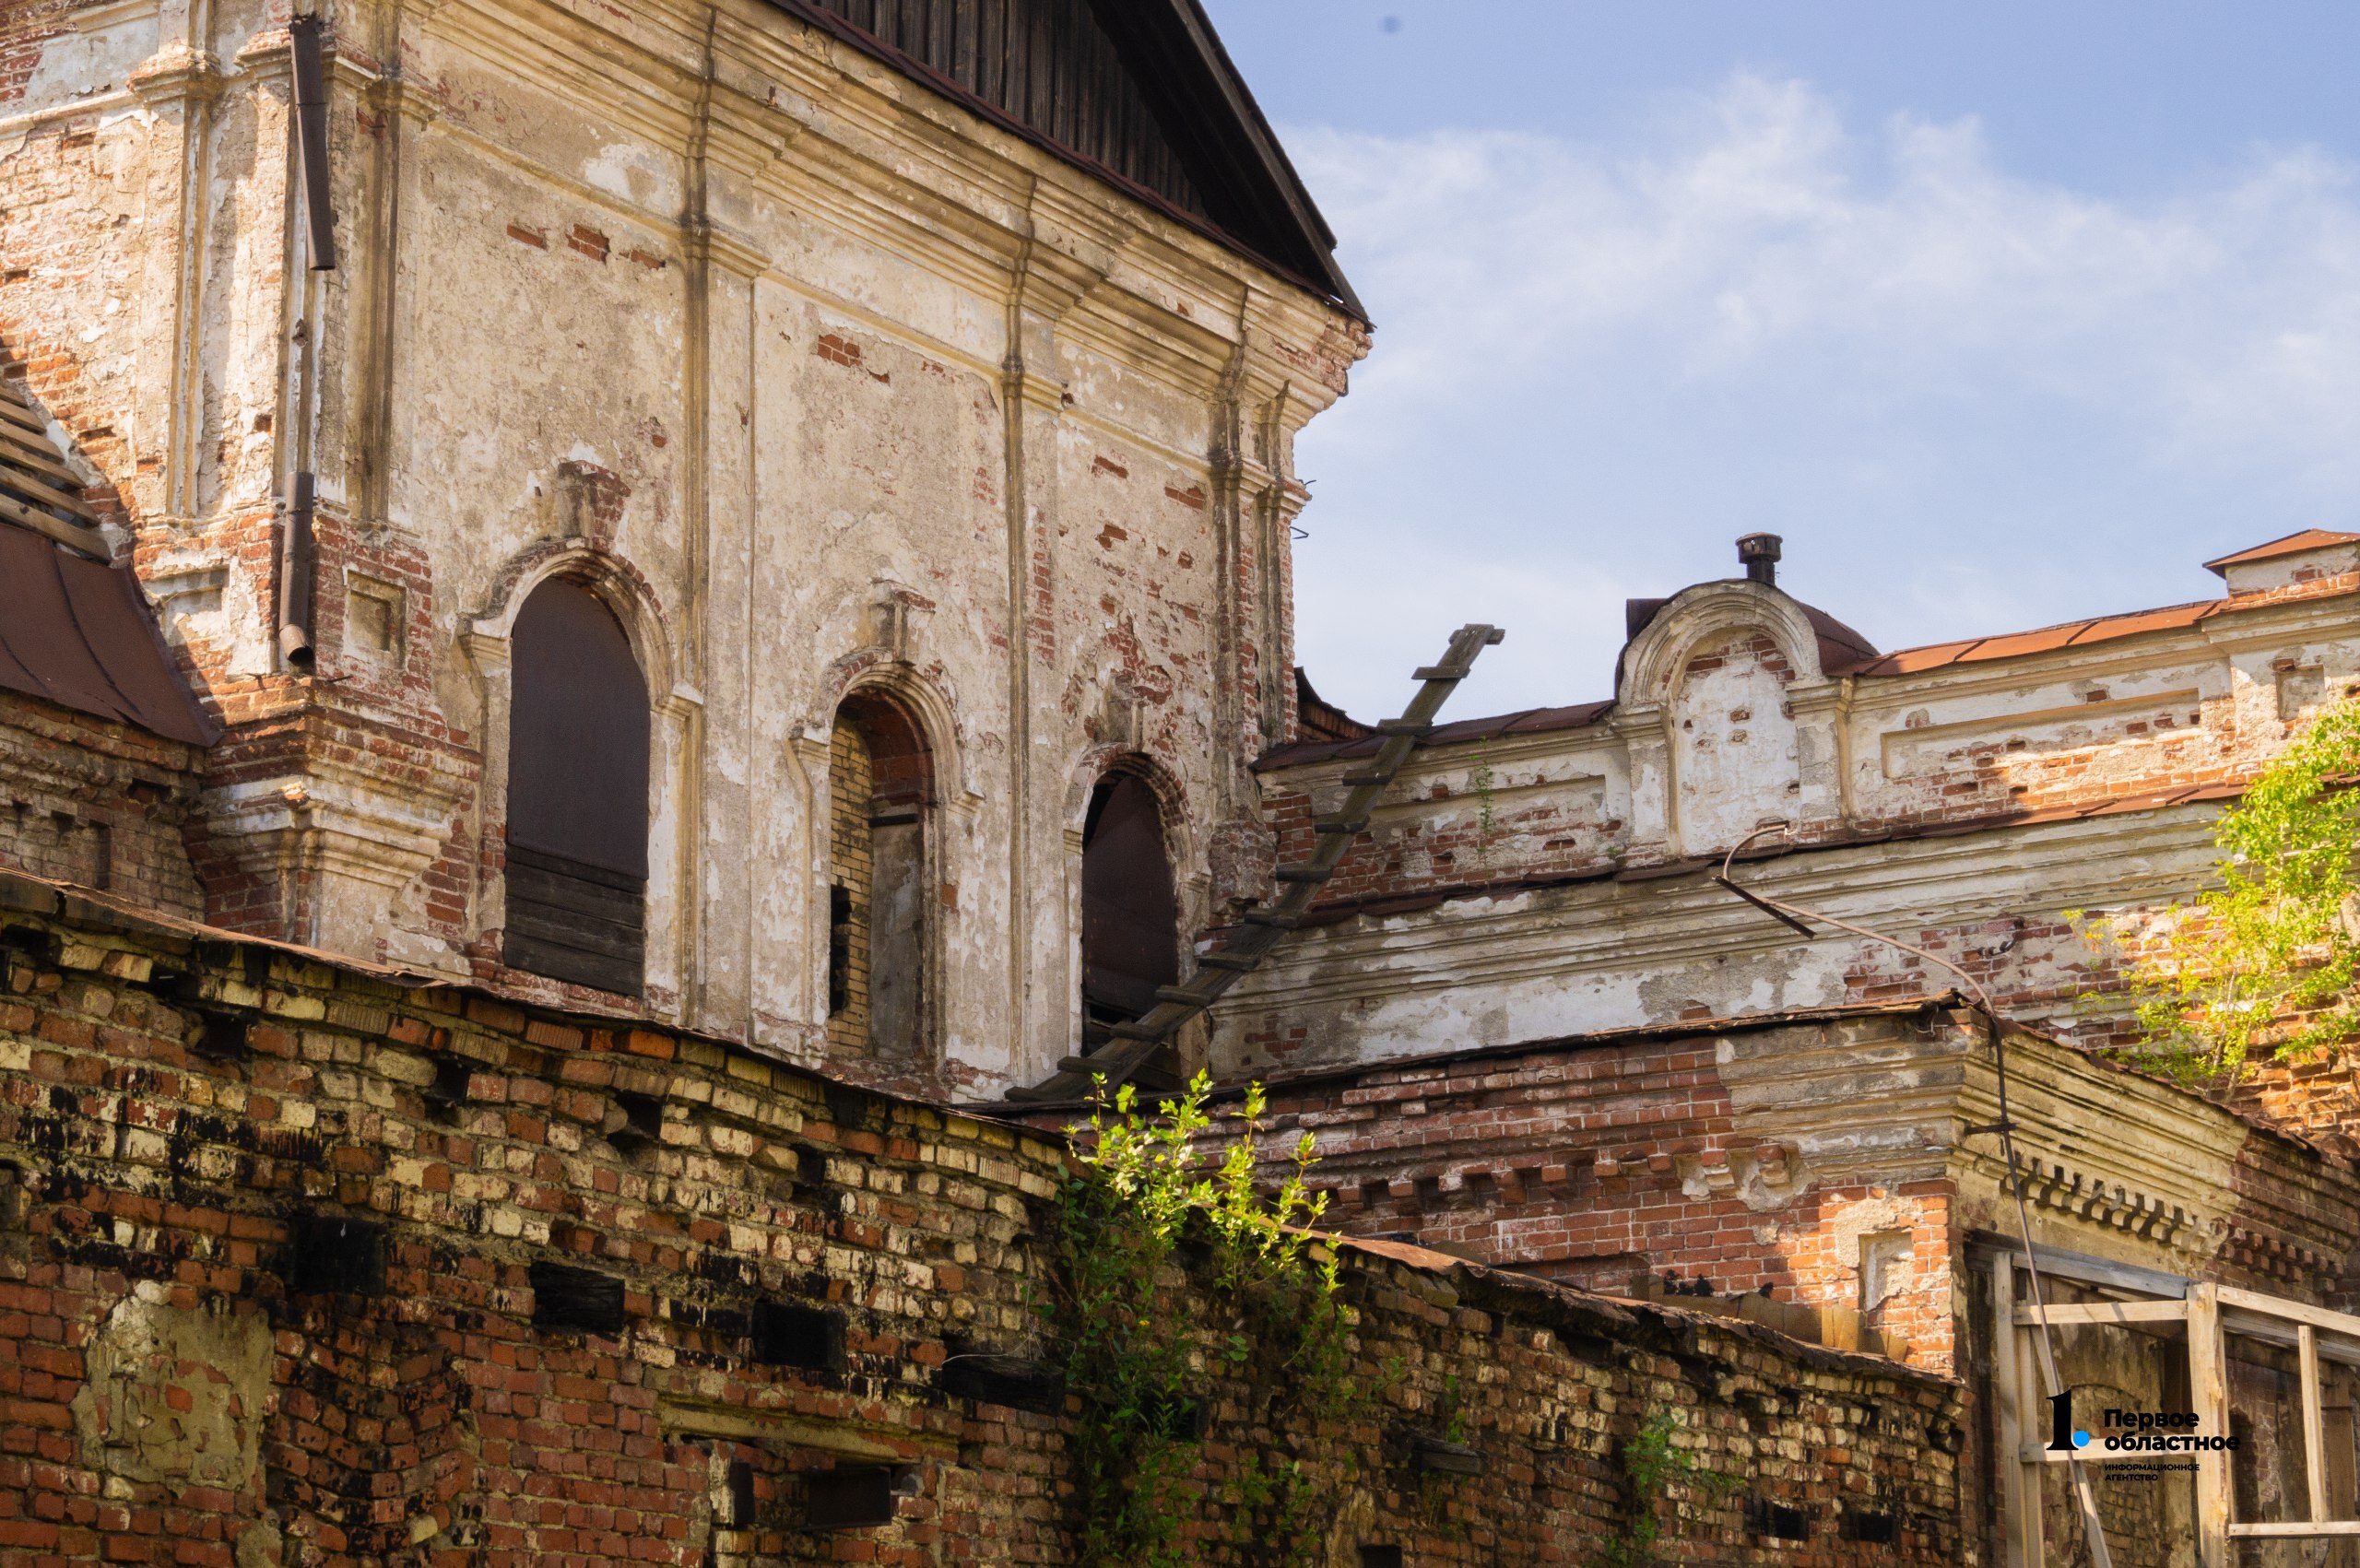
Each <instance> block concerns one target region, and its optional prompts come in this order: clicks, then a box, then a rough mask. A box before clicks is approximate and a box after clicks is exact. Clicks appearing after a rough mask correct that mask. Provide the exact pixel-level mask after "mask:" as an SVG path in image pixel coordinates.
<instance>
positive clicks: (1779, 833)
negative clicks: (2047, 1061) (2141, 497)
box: [1213, 533, 2360, 1073]
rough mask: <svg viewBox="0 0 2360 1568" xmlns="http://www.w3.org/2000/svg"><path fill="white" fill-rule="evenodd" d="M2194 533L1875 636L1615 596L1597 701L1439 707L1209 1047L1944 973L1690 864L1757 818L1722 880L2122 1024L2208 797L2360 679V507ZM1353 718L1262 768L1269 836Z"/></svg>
mask: <svg viewBox="0 0 2360 1568" xmlns="http://www.w3.org/2000/svg"><path fill="white" fill-rule="evenodd" d="M2212 564H2213V566H2214V567H2215V569H2216V570H2218V571H2220V572H2222V574H2223V576H2224V578H2225V579H2226V584H2225V585H2226V589H2227V591H2226V592H2225V593H2224V595H2222V596H2221V597H2219V598H2217V599H2212V600H2205V601H2201V602H2199V603H2196V604H2191V605H2187V606H2181V607H2174V608H2171V609H2166V610H2158V611H2153V612H2150V613H2146V614H2142V615H2130V616H2114V617H2103V618H2097V619H2092V620H2089V621H2083V622H2077V623H2075V624H2072V625H2070V626H2064V627H2058V628H2052V629H2049V630H2047V631H2038V632H2026V633H2023V634H2019V635H2012V636H2000V637H1991V638H1985V639H1980V640H1976V641H1971V642H1965V643H1952V644H1946V645H1943V646H1941V647H1934V648H1923V649H1912V650H1906V651H1903V652H1900V653H1894V654H1878V653H1877V652H1876V651H1875V650H1873V649H1871V648H1869V647H1867V646H1866V644H1865V643H1862V642H1861V641H1860V640H1859V639H1858V634H1857V633H1852V632H1849V631H1847V630H1846V629H1845V628H1843V627H1842V626H1841V624H1840V623H1838V622H1835V621H1834V620H1833V619H1831V618H1829V617H1828V616H1826V615H1825V614H1824V613H1823V612H1822V611H1820V610H1817V609H1815V608H1813V607H1811V606H1808V605H1803V604H1800V603H1799V602H1797V601H1796V600H1794V599H1793V598H1792V597H1790V596H1789V595H1787V594H1786V593H1784V592H1783V591H1782V590H1780V589H1779V588H1777V587H1776V585H1775V584H1769V583H1763V582H1755V581H1730V582H1717V583H1704V584H1696V585H1694V586H1693V587H1691V588H1689V589H1687V590H1685V591H1684V592H1682V593H1681V594H1679V595H1675V596H1673V597H1672V598H1670V599H1669V600H1664V601H1660V602H1658V601H1636V602H1634V606H1633V609H1632V618H1633V633H1632V637H1631V640H1630V642H1629V643H1628V644H1627V645H1626V646H1625V648H1624V650H1623V653H1622V660H1621V662H1620V666H1619V669H1618V673H1617V680H1616V685H1617V687H1618V689H1619V693H1620V694H1619V695H1618V697H1617V698H1616V699H1615V700H1614V701H1606V702H1591V703H1587V704H1585V705H1580V706H1575V707H1565V708H1551V709H1541V710H1535V711H1532V712H1528V713H1515V714H1506V715H1502V716H1500V717H1497V718H1492V719H1470V720H1464V721H1459V722H1456V723H1451V724H1445V725H1439V726H1437V728H1436V729H1435V730H1434V733H1433V734H1432V736H1431V737H1430V738H1429V741H1428V744H1427V745H1425V746H1423V747H1422V748H1421V749H1420V750H1419V751H1418V752H1417V753H1415V754H1414V755H1413V756H1412V758H1411V760H1410V764H1409V765H1408V766H1407V767H1405V768H1404V769H1403V770H1402V772H1401V773H1400V775H1399V777H1398V780H1397V782H1396V783H1395V784H1394V786H1393V787H1392V789H1391V790H1390V791H1388V792H1387V794H1386V796H1385V797H1384V798H1382V799H1381V800H1380V801H1379V802H1378V804H1377V806H1376V808H1375V810H1374V811H1373V812H1372V813H1371V818H1370V823H1369V829H1368V831H1367V832H1366V833H1365V834H1364V835H1363V836H1362V837H1361V838H1360V839H1359V840H1358V842H1356V843H1355V844H1354V846H1353V848H1352V851H1351V854H1350V855H1348V856H1347V857H1346V859H1345V861H1344V863H1343V865H1342V867H1341V868H1340V869H1339V873H1338V875H1337V876H1336V878H1334V879H1332V880H1331V881H1330V882H1328V883H1327V885H1326V887H1324V888H1323V889H1322V890H1321V895H1320V899H1319V902H1318V903H1317V904H1316V906H1315V909H1314V912H1313V914H1311V915H1310V916H1309V917H1307V918H1306V920H1305V922H1304V924H1305V926H1306V927H1307V930H1306V934H1305V935H1304V937H1301V938H1299V939H1298V940H1297V941H1295V942H1294V943H1292V944H1290V945H1289V946H1288V947H1287V948H1286V949H1282V950H1281V951H1280V953H1279V954H1277V955H1276V956H1275V957H1274V959H1273V960H1272V961H1270V962H1268V963H1267V964H1266V965H1265V966H1264V967H1263V969H1262V970H1261V971H1260V972H1259V973H1257V974H1256V975H1254V976H1252V977H1249V978H1248V979H1247V980H1246V981H1245V982H1244V983H1242V984H1240V985H1239V986H1238V987H1237V988H1236V989H1235V990H1234V991H1233V992H1232V994H1231V997H1232V999H1231V1001H1230V1004H1229V1006H1228V1008H1226V1010H1225V1011H1224V1014H1223V1016H1222V1018H1221V1021H1220V1024H1219V1028H1218V1030H1217V1032H1216V1037H1215V1043H1214V1047H1213V1053H1214V1057H1213V1059H1214V1061H1215V1063H1216V1066H1217V1067H1219V1068H1221V1069H1223V1070H1226V1071H1229V1072H1233V1073H1255V1072H1268V1071H1272V1070H1297V1069H1300V1068H1301V1067H1306V1066H1309V1065H1313V1064H1320V1063H1336V1062H1349V1061H1360V1060H1375V1059H1377V1058H1380V1057H1382V1056H1385V1055H1419V1054H1428V1053H1434V1052H1439V1051H1446V1050H1453V1049H1476V1048H1488V1047H1492V1046H1497V1045H1505V1044H1513V1043H1518V1042H1523V1041H1534V1040H1546V1039H1550V1038H1554V1037H1557V1036H1562V1035H1565V1034H1571V1033H1586V1032H1594V1031H1598V1030H1606V1029H1618V1028H1625V1027H1631V1026H1634V1025H1640V1024H1670V1023H1675V1022H1678V1021H1680V1020H1683V1019H1690V1020H1693V1019H1709V1018H1721V1017H1729V1016H1732V1015H1736V1014H1740V1013H1745V1012H1755V1011H1776V1010H1778V1009H1781V1008H1818V1007H1827V1006H1835V1005H1842V1004H1847V1003H1853V1002H1876V1001H1884V1000H1891V999H1898V998H1903V997H1908V996H1927V995H1929V994H1933V993H1938V992H1941V991H1943V990H1947V989H1949V988H1951V987H1952V986H1953V985H1954V984H1957V981H1956V980H1955V978H1954V977H1953V975H1952V974H1950V973H1948V972H1946V971H1944V970H1942V969H1941V968H1940V967H1939V966H1937V965H1934V964H1929V963H1927V962H1924V961H1920V960H1918V959H1917V958H1915V957H1913V956H1910V955H1907V954H1904V953H1900V952H1897V951H1895V950H1894V949H1891V948H1890V947H1887V946H1884V945H1882V944H1880V943H1874V942H1869V941H1865V940H1863V939H1860V938H1858V937H1855V936H1853V935H1852V934H1850V933H1847V932H1843V931H1837V930H1830V929H1821V930H1817V931H1815V932H1813V934H1812V935H1811V937H1809V938H1807V939H1806V938H1803V937H1800V936H1799V934H1798V933H1795V932H1793V931H1792V930H1791V929H1789V928H1788V927H1786V926H1783V925H1780V924H1779V923H1778V922H1777V921H1776V919H1775V918H1774V917H1772V916H1770V915H1768V914H1764V913H1762V912H1761V911H1759V910H1757V909H1754V908H1752V907H1750V906H1748V905H1746V904H1744V903H1743V902H1740V901H1739V900H1738V899H1737V898H1736V897H1735V896H1734V895H1732V894H1730V893H1729V892H1727V891H1725V890H1723V889H1721V888H1720V887H1718V886H1717V885H1716V884H1715V883H1714V882H1713V881H1712V880H1711V874H1712V873H1713V872H1715V871H1717V870H1718V869H1719V868H1720V864H1721V861H1722V860H1723V859H1724V857H1726V856H1727V855H1729V852H1730V851H1731V850H1733V849H1735V848H1737V847H1738V846H1739V845H1740V843H1747V842H1749V841H1750V843H1751V847H1750V848H1749V849H1748V850H1747V852H1746V854H1745V855H1743V856H1741V857H1740V860H1739V861H1738V863H1737V866H1736V868H1735V870H1736V878H1737V880H1739V881H1740V882H1741V883H1744V884H1746V885H1748V886H1750V887H1753V888H1756V889H1758V890H1761V891H1763V892H1764V893H1767V894H1769V895H1770V896H1772V897H1776V898H1779V899H1784V900H1787V901H1788V902H1794V903H1798V904H1800V905H1802V906H1805V907H1807V908H1816V909H1825V910H1827V911H1829V912H1831V913H1833V914H1837V915H1840V916H1841V917H1842V918H1844V919H1847V920H1848V921H1851V922H1853V923H1854V924H1857V925H1868V926H1869V927H1870V928H1871V929H1874V930H1879V931H1882V932H1886V933H1889V934H1890V935H1892V936H1893V937H1897V938H1899V939H1900V940H1902V941H1905V942H1908V943H1910V944H1912V945H1914V946H1917V947H1920V948H1924V949H1929V951H1931V952H1933V953H1934V954H1935V955H1937V956H1938V957H1939V958H1941V959H1943V960H1946V961H1950V962H1952V963H1954V964H1956V965H1958V966H1959V967H1960V968H1961V969H1964V970H1965V972H1966V973H1968V974H1969V975H1970V976H1972V977H1973V978H1974V980H1975V981H1976V983H1977V984H1982V985H1984V986H1985V987H1987V988H1988V991H1989V992H1990V994H1991V996H1993V998H1994V999H1995V1001H1996V1003H1997V1004H1998V1005H1999V1006H2000V1008H2001V1009H2002V1010H2004V1011H2006V1012H2007V1013H2008V1014H2009V1015H2010V1016H2012V1017H2013V1018H2016V1019H2019V1020H2024V1021H2026V1022H2029V1023H2033V1024H2035V1025H2036V1026H2039V1027H2042V1028H2045V1029H2047V1030H2049V1031H2051V1032H2059V1033H2064V1034H2071V1035H2073V1036H2075V1037H2077V1038H2083V1039H2087V1040H2090V1041H2099V1040H2104V1039H2107V1038H2111V1037H2113V1035H2114V1034H2115V1032H2117V1029H2118V1024H2119V1021H2120V1020H2119V1018H2118V1014H2119V1013H2120V1011H2121V1008H2120V1007H2119V1005H2118V1004H2115V1003H2110V1002H2108V1001H2107V1000H2106V993H2107V992H2109V990H2111V989H2112V988H2113V987H2114V984H2115V981H2116V977H2117V976H2118V973H2119V968H2120V961H2121V957H2122V954H2123V952H2124V951H2125V950H2127V949H2130V948H2133V947H2135V946H2136V945H2137V944H2138V943H2139V942H2141V941H2142V940H2144V939H2146V925H2147V923H2148V922H2149V921H2150V920H2152V918H2153V915H2154V914H2155V913H2156V912H2158V911H2160V910H2162V909H2163V908H2165V906H2167V905H2168V904H2169V903H2170V902H2172V901H2173V900H2175V899H2179V898H2186V897H2188V896H2189V895H2191V894H2193V893H2194V892H2195V891H2196V890H2198V889H2200V888H2201V887H2202V886H2203V885H2204V884H2205V882H2206V881H2207V879H2208V878H2210V877H2211V876H2212V863H2213V859H2214V857H2215V855H2216V854H2217V851H2216V850H2215V849H2214V846H2213V844H2212V822H2213V819H2214V818H2215V816H2216V815H2217V813H2218V812H2219V810H2220V809H2221V807H2222V805H2223V803H2224V802H2225V801H2227V800H2229V799H2232V798H2234V797H2235V796H2236V795H2237V794H2238V793H2239V792H2240V791H2241V790H2242V789H2243V787H2244V785H2245V784H2246V782H2247V781H2248V780H2249V779H2251V778H2252V777H2253V776H2254V775H2255V774H2256V773H2258V772H2260V770H2261V769H2262V768H2264V767H2266V766H2267V765H2268V764H2269V762H2270V761H2271V759H2272V758H2274V757H2275V756H2277V755H2278V753H2279V752H2280V751H2281V750H2282V749H2283V748H2284V747H2285V746H2286V745H2287V744H2288V742H2289V741H2290V740H2292V739H2293V737H2295V736H2296V735H2297V734H2299V733H2300V732H2301V728H2302V726H2303V725H2304V724H2306V723H2307V720H2308V719H2309V717H2310V716H2311V715H2313V714H2314V713H2318V712H2319V709H2320V707H2321V705H2322V704H2323V703H2326V702H2328V701H2333V700H2335V699H2337V698H2339V697H2342V696H2343V695H2345V694H2347V693H2348V692H2350V691H2351V690H2354V687H2355V686H2360V619H2355V616H2360V536H2349V535H2330V534H2320V533H2311V534H2304V535H2298V536H2293V537H2291V538H2289V539H2286V540H2282V541H2279V542H2277V543H2276V544H2273V545H2271V546H2268V547H2263V548H2260V549H2258V550H2255V551H2249V552H2246V554H2245V555H2244V556H2240V557H2231V558H2227V559H2225V560H2222V561H2216V562H2214V563H2212ZM1315 673H1316V672H1315ZM1374 749H1375V741H1374V740H1373V739H1366V738H1353V737H1340V738H1335V739H1325V740H1311V741H1305V742H1304V743H1300V744H1297V745H1295V746H1292V747H1286V748H1281V749H1278V750H1276V751H1273V752H1271V753H1269V754H1268V755H1266V756H1265V757H1264V758H1263V759H1262V760H1261V761H1260V762H1259V764H1257V766H1258V767H1259V768H1260V770H1261V775H1262V778H1263V782H1264V788H1265V796H1266V799H1267V800H1268V803H1269V807H1270V811H1271V819H1272V822H1273V825H1274V826H1275V828H1276V829H1277V831H1278V839H1279V858H1280V863H1281V864H1288V863H1300V862H1302V861H1303V860H1304V859H1305V858H1307V857H1308V855H1310V853H1311V845H1312V843H1313V840H1314V831H1313V820H1314V819H1315V818H1316V816H1318V815H1319V814H1320V813H1322V812H1324V811H1327V810H1328V809H1331V808H1332V807H1333V805H1334V803H1335V802H1336V801H1337V800H1338V799H1339V798H1340V796H1341V795H1342V793H1343V790H1344V785H1343V784H1342V783H1341V776H1342V775H1343V774H1345V773H1347V772H1350V771H1351V769H1352V768H1353V767H1355V766H1356V765H1358V759H1360V758H1362V757H1363V756H1365V755H1366V754H1368V753H1369V752H1371V751H1373V750H1374ZM2077 914H2078V915H2080V916H2083V919H2079V920H2077V919H2076V918H2075V916H2076V915H2077Z"/></svg>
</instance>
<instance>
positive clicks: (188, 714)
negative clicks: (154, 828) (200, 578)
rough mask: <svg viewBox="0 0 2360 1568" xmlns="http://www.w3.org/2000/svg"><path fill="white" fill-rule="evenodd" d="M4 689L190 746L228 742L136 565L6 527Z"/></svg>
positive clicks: (2, 552)
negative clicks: (168, 636)
mask: <svg viewBox="0 0 2360 1568" xmlns="http://www.w3.org/2000/svg"><path fill="white" fill-rule="evenodd" d="M0 686H5V687H6V688H8V689H9V690H14V691H21V692H23V693H25V694H26V695H27V696H30V697H40V698H42V699H45V700H46V701H52V702H55V703H57V704H58V705H59V706H60V707H65V708H72V709H73V710H75V711H76V712H77V713H89V714H91V715H93V716H94V717H97V718H101V719H112V720H115V721H117V722H118V723H122V724H127V725H138V726H139V727H140V728H141V729H144V730H148V731H149V732H150V733H152V734H156V735H160V736H162V737H165V738H166V739H168V740H178V741H184V742H186V743H187V744H189V745H191V746H210V745H212V744H213V743H214V742H215V741H216V740H218V739H219V738H221V726H220V725H218V724H216V723H215V722H214V721H213V719H212V718H211V717H210V716H209V715H208V714H207V713H206V712H205V710H204V709H203V708H202V707H200V706H199V705H198V703H197V701H196V698H195V695H194V694H193V693H191V691H190V690H189V689H188V686H187V684H186V683H185V682H184V681H183V680H182V678H181V673H180V670H179V668H178V666H176V665H175V664H174V663H173V660H172V655H171V652H170V650H168V649H167V648H166V647H165V646H164V639H163V634H162V633H161V632H160V631H159V630H158V629H157V625H156V617H155V612H154V611H153V610H151V609H150V608H149V607H148V598H147V595H145V594H143V593H141V592H140V590H139V583H138V580H137V579H136V577H134V576H133V575H132V573H131V572H130V570H129V569H128V568H125V567H118V566H109V565H105V564H103V563H101V562H100V561H96V560H90V559H89V557H87V556H84V555H80V554H77V552H75V551H72V550H69V549H66V548H64V547H63V546H60V545H58V544H55V543H53V542H52V541H51V540H48V539H45V538H42V537H41V536H39V535H37V534H34V533H32V532H30V531H29V530H28V529H24V528H18V527H11V526H8V525H4V524H0Z"/></svg>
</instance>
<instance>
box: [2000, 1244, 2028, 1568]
mask: <svg viewBox="0 0 2360 1568" xmlns="http://www.w3.org/2000/svg"><path fill="white" fill-rule="evenodd" d="M2015 1299H2016V1265H2015V1260H2014V1259H2013V1258H2012V1257H2006V1256H2001V1257H1997V1258H1994V1259H1993V1260H1992V1263H1991V1307H1992V1313H1991V1318H1992V1324H1991V1349H1992V1356H1991V1361H1992V1368H1991V1383H1992V1393H1993V1396H1994V1398H1995V1400H1996V1402H1997V1403H1998V1406H1999V1415H2000V1465H1999V1470H2000V1550H2001V1551H2002V1553H2003V1554H2004V1558H2005V1561H2004V1562H2002V1564H2001V1568H2033V1565H2032V1564H2030V1563H2028V1562H2025V1561H2024V1510H2025V1508H2026V1507H2028V1506H2029V1507H2037V1506H2038V1505H2039V1498H2038V1497H2037V1495H2033V1496H2029V1497H2028V1496H2027V1495H2026V1491H2025V1488H2024V1463H2023V1460H2022V1458H2021V1456H2019V1458H2018V1460H2017V1462H2016V1463H2014V1464H2010V1463H2009V1462H2008V1458H2007V1456H2009V1455H2011V1454H2016V1453H2017V1452H2018V1449H2019V1448H2020V1446H2021V1445H2022V1444H2023V1441H2024V1439H2023V1436H2022V1432H2023V1424H2022V1423H2023V1417H2022V1416H2021V1415H2020V1414H2019V1412H2018V1405H2017V1398H2018V1395H2019V1393H2020V1392H2021V1390H2020V1389H2019V1388H2018V1386H2017V1384H2018V1382H2019V1379H2018V1378H2017V1377H2016V1376H2015V1375H2014V1373H2015V1370H2016V1369H2015V1368H2014V1367H2013V1366H2012V1365H2011V1364H2010V1362H2012V1360H2014V1358H2013V1357H2012V1356H2010V1355H2009V1354H2008V1352H2009V1351H2010V1350H2012V1349H2013V1348H2014V1346H2015V1342H2016V1340H2017V1338H2019V1330H2018V1329H2017V1327H2016V1308H2015Z"/></svg>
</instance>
